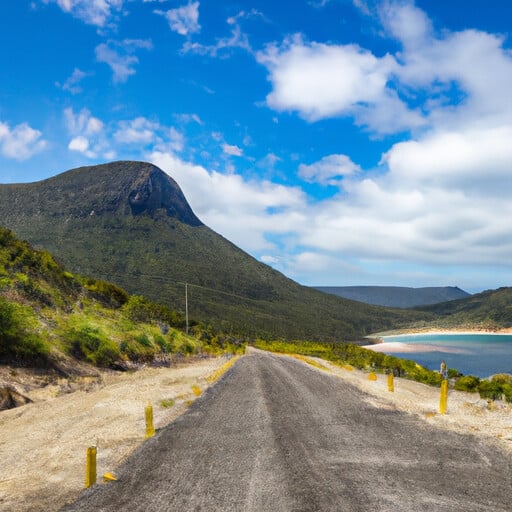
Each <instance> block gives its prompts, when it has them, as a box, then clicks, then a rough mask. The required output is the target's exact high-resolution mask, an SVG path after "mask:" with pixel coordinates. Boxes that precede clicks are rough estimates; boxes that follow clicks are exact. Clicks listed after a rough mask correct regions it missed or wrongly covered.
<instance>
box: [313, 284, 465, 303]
mask: <svg viewBox="0 0 512 512" xmlns="http://www.w3.org/2000/svg"><path fill="white" fill-rule="evenodd" d="M315 288H316V289H317V290H320V291H322V292H325V293H332V294H333V295H338V296H339V297H345V298H346V299H352V300H357V301H359V302H365V303H366V304H374V305H377V306H387V307H392V308H412V307H415V306H426V305H429V304H437V303H439V302H447V301H449V300H456V299H462V298H466V297H469V295H470V294H469V293H467V292H465V291H464V290H461V289H460V288H457V287H456V286H438V287H436V286H431V287H424V288H410V287H405V286H315Z"/></svg>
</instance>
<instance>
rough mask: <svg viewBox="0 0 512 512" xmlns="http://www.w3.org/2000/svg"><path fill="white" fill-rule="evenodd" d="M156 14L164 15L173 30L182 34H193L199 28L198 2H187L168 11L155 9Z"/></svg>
mask: <svg viewBox="0 0 512 512" xmlns="http://www.w3.org/2000/svg"><path fill="white" fill-rule="evenodd" d="M155 13H156V14H160V15H161V16H164V17H165V18H166V19H167V21H168V22H169V27H171V30H172V31H173V32H177V33H178V34H180V35H182V36H188V35H189V34H195V33H197V32H199V31H200V30H201V25H199V2H189V3H188V4H187V5H182V6H181V7H178V8H176V9H169V10H168V11H155Z"/></svg>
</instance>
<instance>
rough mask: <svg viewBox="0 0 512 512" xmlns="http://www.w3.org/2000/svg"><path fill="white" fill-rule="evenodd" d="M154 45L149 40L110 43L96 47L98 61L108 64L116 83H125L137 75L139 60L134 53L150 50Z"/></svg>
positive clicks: (126, 40)
mask: <svg viewBox="0 0 512 512" xmlns="http://www.w3.org/2000/svg"><path fill="white" fill-rule="evenodd" d="M152 47H153V44H152V42H151V41H150V40H148V39H125V40H124V41H109V42H108V43H101V44H99V45H98V46H97V47H96V50H95V52H96V60H97V61H98V62H104V63H105V64H107V65H108V66H109V67H110V69H111V70H112V72H113V81H114V83H123V82H126V81H127V80H128V78H129V77H130V76H131V75H134V74H135V73H136V71H135V65H136V64H138V63H139V59H138V57H137V56H136V55H134V53H135V52H136V51H137V50H138V49H141V48H142V49H145V50H150V49H151V48H152Z"/></svg>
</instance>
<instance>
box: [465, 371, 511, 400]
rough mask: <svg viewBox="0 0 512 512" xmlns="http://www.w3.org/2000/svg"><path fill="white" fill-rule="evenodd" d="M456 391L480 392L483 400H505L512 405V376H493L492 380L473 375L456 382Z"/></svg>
mask: <svg viewBox="0 0 512 512" xmlns="http://www.w3.org/2000/svg"><path fill="white" fill-rule="evenodd" d="M455 389H457V390H459V391H468V392H470V393H477V392H478V393H479V394H480V397H481V398H487V399H489V400H501V399H502V398H504V399H505V401H507V402H509V403H512V375H508V374H498V375H493V376H492V377H491V379H490V380H487V379H479V378H478V377H473V376H472V375H468V376H464V377H460V378H459V379H458V380H457V381H456V382H455Z"/></svg>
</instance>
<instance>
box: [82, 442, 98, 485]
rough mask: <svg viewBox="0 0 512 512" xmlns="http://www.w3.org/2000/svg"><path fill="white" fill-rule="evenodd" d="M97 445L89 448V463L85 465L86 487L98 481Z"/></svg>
mask: <svg viewBox="0 0 512 512" xmlns="http://www.w3.org/2000/svg"><path fill="white" fill-rule="evenodd" d="M96 453H97V450H96V446H91V447H89V448H87V463H86V467H85V488H86V489H88V488H89V487H91V485H94V484H95V483H96Z"/></svg>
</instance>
